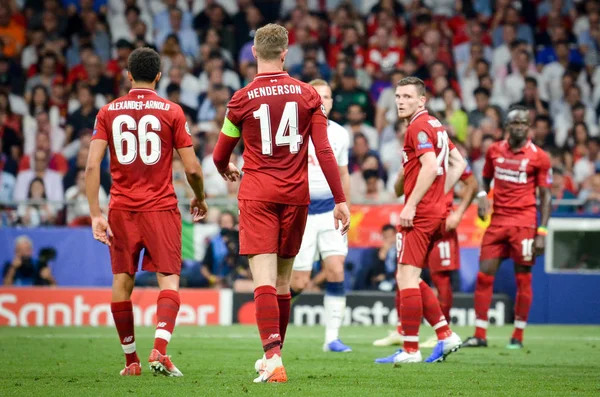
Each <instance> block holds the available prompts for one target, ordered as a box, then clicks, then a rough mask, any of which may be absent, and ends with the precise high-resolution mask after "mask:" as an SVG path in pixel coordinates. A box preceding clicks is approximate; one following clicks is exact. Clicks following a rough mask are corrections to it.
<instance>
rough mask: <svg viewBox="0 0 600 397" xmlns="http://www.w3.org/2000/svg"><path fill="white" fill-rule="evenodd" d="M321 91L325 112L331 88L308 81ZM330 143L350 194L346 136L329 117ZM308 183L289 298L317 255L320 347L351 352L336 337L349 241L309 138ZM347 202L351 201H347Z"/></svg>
mask: <svg viewBox="0 0 600 397" xmlns="http://www.w3.org/2000/svg"><path fill="white" fill-rule="evenodd" d="M309 84H310V85H312V86H313V87H315V90H317V92H318V93H319V95H321V99H322V100H323V105H324V106H325V111H326V112H327V114H329V112H330V111H331V107H332V105H333V98H332V94H331V88H330V87H329V85H328V84H327V83H326V82H325V81H323V80H313V81H311V82H310V83H309ZM327 135H328V137H329V144H330V145H331V149H332V150H333V153H334V155H335V158H336V160H337V163H338V168H339V171H340V178H341V180H342V187H343V188H344V194H345V195H346V199H347V200H348V199H349V197H350V174H349V173H348V149H349V140H350V138H349V136H348V131H346V130H345V129H344V128H343V127H342V126H341V125H339V124H337V123H335V122H333V121H331V120H330V121H329V126H328V127H327ZM308 185H309V190H310V205H309V207H308V219H307V221H306V229H305V230H304V236H303V237H302V246H301V247H300V252H299V253H298V255H297V256H296V259H295V260H294V270H293V272H292V283H291V290H292V291H291V293H292V298H294V297H295V296H297V295H298V294H300V293H301V292H302V290H304V289H305V288H306V286H307V285H308V283H309V282H310V274H311V270H312V267H313V263H314V262H315V261H317V260H319V258H320V259H321V260H322V261H323V271H324V272H325V278H326V281H327V283H326V288H325V298H324V302H323V306H324V308H325V344H324V345H323V351H326V352H327V351H332V352H341V353H343V352H350V351H352V349H351V348H350V347H348V346H346V345H344V344H343V343H342V342H341V341H340V339H339V329H340V327H341V325H342V320H343V316H344V311H345V310H346V290H345V288H344V261H345V260H346V255H347V254H348V242H347V239H346V237H345V236H342V234H341V233H340V232H339V231H338V230H336V229H335V225H334V223H333V222H332V221H331V219H332V212H333V207H334V206H335V202H334V201H333V194H332V193H331V190H330V189H329V185H328V184H327V180H326V179H325V175H324V174H323V171H322V170H321V167H320V166H319V162H318V161H317V157H316V155H315V147H314V146H313V144H312V142H310V144H309V147H308ZM348 205H350V204H349V203H348Z"/></svg>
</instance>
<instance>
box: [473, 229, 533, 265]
mask: <svg viewBox="0 0 600 397" xmlns="http://www.w3.org/2000/svg"><path fill="white" fill-rule="evenodd" d="M535 235H536V230H535V228H533V227H523V226H504V225H490V226H489V227H488V228H487V230H486V231H485V234H484V235H483V240H482V241H481V255H480V257H479V260H486V259H496V258H501V259H506V258H511V259H512V260H514V261H515V263H516V264H518V265H526V266H533V265H534V264H535V254H534V248H533V242H534V239H535Z"/></svg>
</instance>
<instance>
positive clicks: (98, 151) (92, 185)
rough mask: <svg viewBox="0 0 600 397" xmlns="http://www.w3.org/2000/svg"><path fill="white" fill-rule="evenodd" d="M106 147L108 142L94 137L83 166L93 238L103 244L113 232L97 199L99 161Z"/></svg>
mask: <svg viewBox="0 0 600 397" xmlns="http://www.w3.org/2000/svg"><path fill="white" fill-rule="evenodd" d="M107 147H108V142H107V141H105V140H102V139H96V140H93V141H92V142H91V143H90V151H89V154H88V160H87V164H86V167H85V193H86V195H87V199H88V203H89V205H90V216H91V218H92V233H93V234H94V238H95V239H96V240H98V241H100V242H101V243H103V244H106V245H110V244H111V240H112V236H113V233H112V230H110V226H109V225H108V222H107V221H106V219H105V218H104V216H103V215H102V211H101V209H100V202H99V200H98V193H99V191H100V163H101V162H102V158H104V154H105V153H106V148H107ZM107 233H108V235H107Z"/></svg>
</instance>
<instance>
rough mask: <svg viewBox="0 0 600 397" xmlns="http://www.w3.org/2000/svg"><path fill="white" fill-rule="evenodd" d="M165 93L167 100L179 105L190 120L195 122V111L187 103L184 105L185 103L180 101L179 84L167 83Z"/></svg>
mask: <svg viewBox="0 0 600 397" xmlns="http://www.w3.org/2000/svg"><path fill="white" fill-rule="evenodd" d="M166 93H167V98H168V99H169V101H171V102H175V103H176V104H178V105H179V106H181V109H182V110H183V113H184V114H185V115H186V116H187V117H189V118H190V119H191V120H192V123H194V124H195V123H196V117H197V114H196V111H195V110H194V109H192V108H191V107H189V106H188V105H186V104H185V103H182V102H181V86H180V85H179V84H177V83H169V85H168V86H167V89H166Z"/></svg>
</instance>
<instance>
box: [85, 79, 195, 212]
mask: <svg viewBox="0 0 600 397" xmlns="http://www.w3.org/2000/svg"><path fill="white" fill-rule="evenodd" d="M95 139H102V140H105V141H107V142H108V147H109V151H110V173H111V176H112V178H113V183H112V186H111V189H110V208H111V209H119V210H129V211H134V210H135V211H163V210H170V209H175V208H177V196H176V195H175V190H174V189H173V182H172V180H173V176H172V162H173V149H180V148H183V147H187V146H192V137H191V135H190V130H189V127H188V125H187V122H186V118H185V115H184V114H183V111H182V110H181V107H180V106H179V105H177V104H175V103H173V102H171V101H168V100H165V99H163V98H161V97H159V96H158V95H157V94H156V92H154V91H153V90H150V89H139V88H136V89H132V90H130V91H129V94H127V95H125V96H123V97H120V98H118V99H116V100H114V101H113V102H111V103H109V104H108V105H105V106H104V107H102V109H100V111H99V112H98V116H97V117H96V124H95V125H94V131H93V135H92V140H95Z"/></svg>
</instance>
